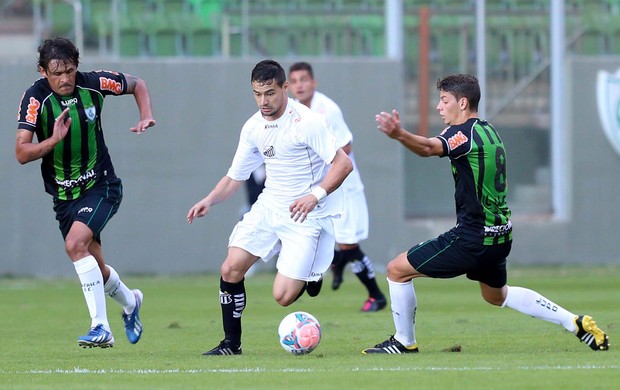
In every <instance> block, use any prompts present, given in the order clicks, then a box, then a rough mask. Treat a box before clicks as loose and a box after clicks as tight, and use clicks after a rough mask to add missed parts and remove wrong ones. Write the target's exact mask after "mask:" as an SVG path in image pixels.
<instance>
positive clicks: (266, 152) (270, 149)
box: [263, 146, 276, 157]
mask: <svg viewBox="0 0 620 390" xmlns="http://www.w3.org/2000/svg"><path fill="white" fill-rule="evenodd" d="M275 155H276V151H275V149H274V148H273V146H269V147H267V148H266V149H265V150H263V156H265V157H275Z"/></svg>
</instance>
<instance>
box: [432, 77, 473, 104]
mask: <svg viewBox="0 0 620 390" xmlns="http://www.w3.org/2000/svg"><path fill="white" fill-rule="evenodd" d="M437 90H438V91H444V92H449V93H451V94H453V95H454V96H455V97H456V99H457V100H458V99H460V98H463V97H464V98H467V100H469V109H470V110H471V111H478V103H479V102H480V84H478V79H477V78H476V77H475V76H472V75H469V74H453V75H450V76H447V77H445V78H443V79H440V80H438V81H437Z"/></svg>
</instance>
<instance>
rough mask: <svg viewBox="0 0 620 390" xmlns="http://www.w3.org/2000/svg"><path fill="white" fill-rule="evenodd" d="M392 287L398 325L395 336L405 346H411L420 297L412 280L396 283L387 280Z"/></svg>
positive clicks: (395, 321) (392, 303)
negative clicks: (417, 295)
mask: <svg viewBox="0 0 620 390" xmlns="http://www.w3.org/2000/svg"><path fill="white" fill-rule="evenodd" d="M387 281H388V284H389V288H390V305H391V308H392V318H393V319H394V326H395V327H396V334H395V335H394V338H395V339H396V340H398V341H399V342H400V343H401V344H402V345H404V346H405V347H411V346H412V345H414V344H415V343H416V340H415V314H416V310H417V308H418V299H417V298H416V295H415V289H414V288H413V283H412V282H407V283H396V282H392V281H391V280H390V279H388V280H387Z"/></svg>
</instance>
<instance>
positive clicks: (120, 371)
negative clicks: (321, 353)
mask: <svg viewBox="0 0 620 390" xmlns="http://www.w3.org/2000/svg"><path fill="white" fill-rule="evenodd" d="M605 369H620V366H618V365H577V366H518V367H508V368H497V367H391V368H372V367H364V368H360V367H351V368H349V369H340V370H331V369H312V368H282V369H271V368H269V369H266V368H260V367H256V368H237V369H225V368H218V369H204V368H199V369H184V370H181V369H166V370H159V369H148V368H144V369H133V370H123V369H116V368H112V369H98V370H91V369H87V368H80V367H75V368H73V369H70V370H67V369H59V368H58V369H48V370H25V371H4V370H0V375H12V374H26V375H50V374H69V375H71V374H132V375H133V374H142V375H149V374H213V373H222V374H238V373H289V372H290V373H328V372H415V371H417V372H423V371H429V372H431V371H513V370H517V371H527V370H540V371H566V370H605Z"/></svg>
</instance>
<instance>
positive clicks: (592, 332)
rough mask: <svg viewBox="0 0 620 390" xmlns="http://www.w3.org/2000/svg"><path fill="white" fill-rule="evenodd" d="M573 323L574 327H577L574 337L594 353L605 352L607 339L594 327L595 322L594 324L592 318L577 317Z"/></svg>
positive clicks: (603, 333) (607, 346) (605, 335)
mask: <svg viewBox="0 0 620 390" xmlns="http://www.w3.org/2000/svg"><path fill="white" fill-rule="evenodd" d="M574 321H575V325H577V332H576V333H575V336H577V338H579V340H581V342H582V343H586V344H588V346H589V347H590V348H592V349H593V350H595V351H607V350H608V349H609V337H607V334H605V332H603V331H602V330H601V329H600V328H599V327H598V326H596V322H594V320H593V319H592V317H590V316H588V315H584V316H577V317H575V320H574Z"/></svg>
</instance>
